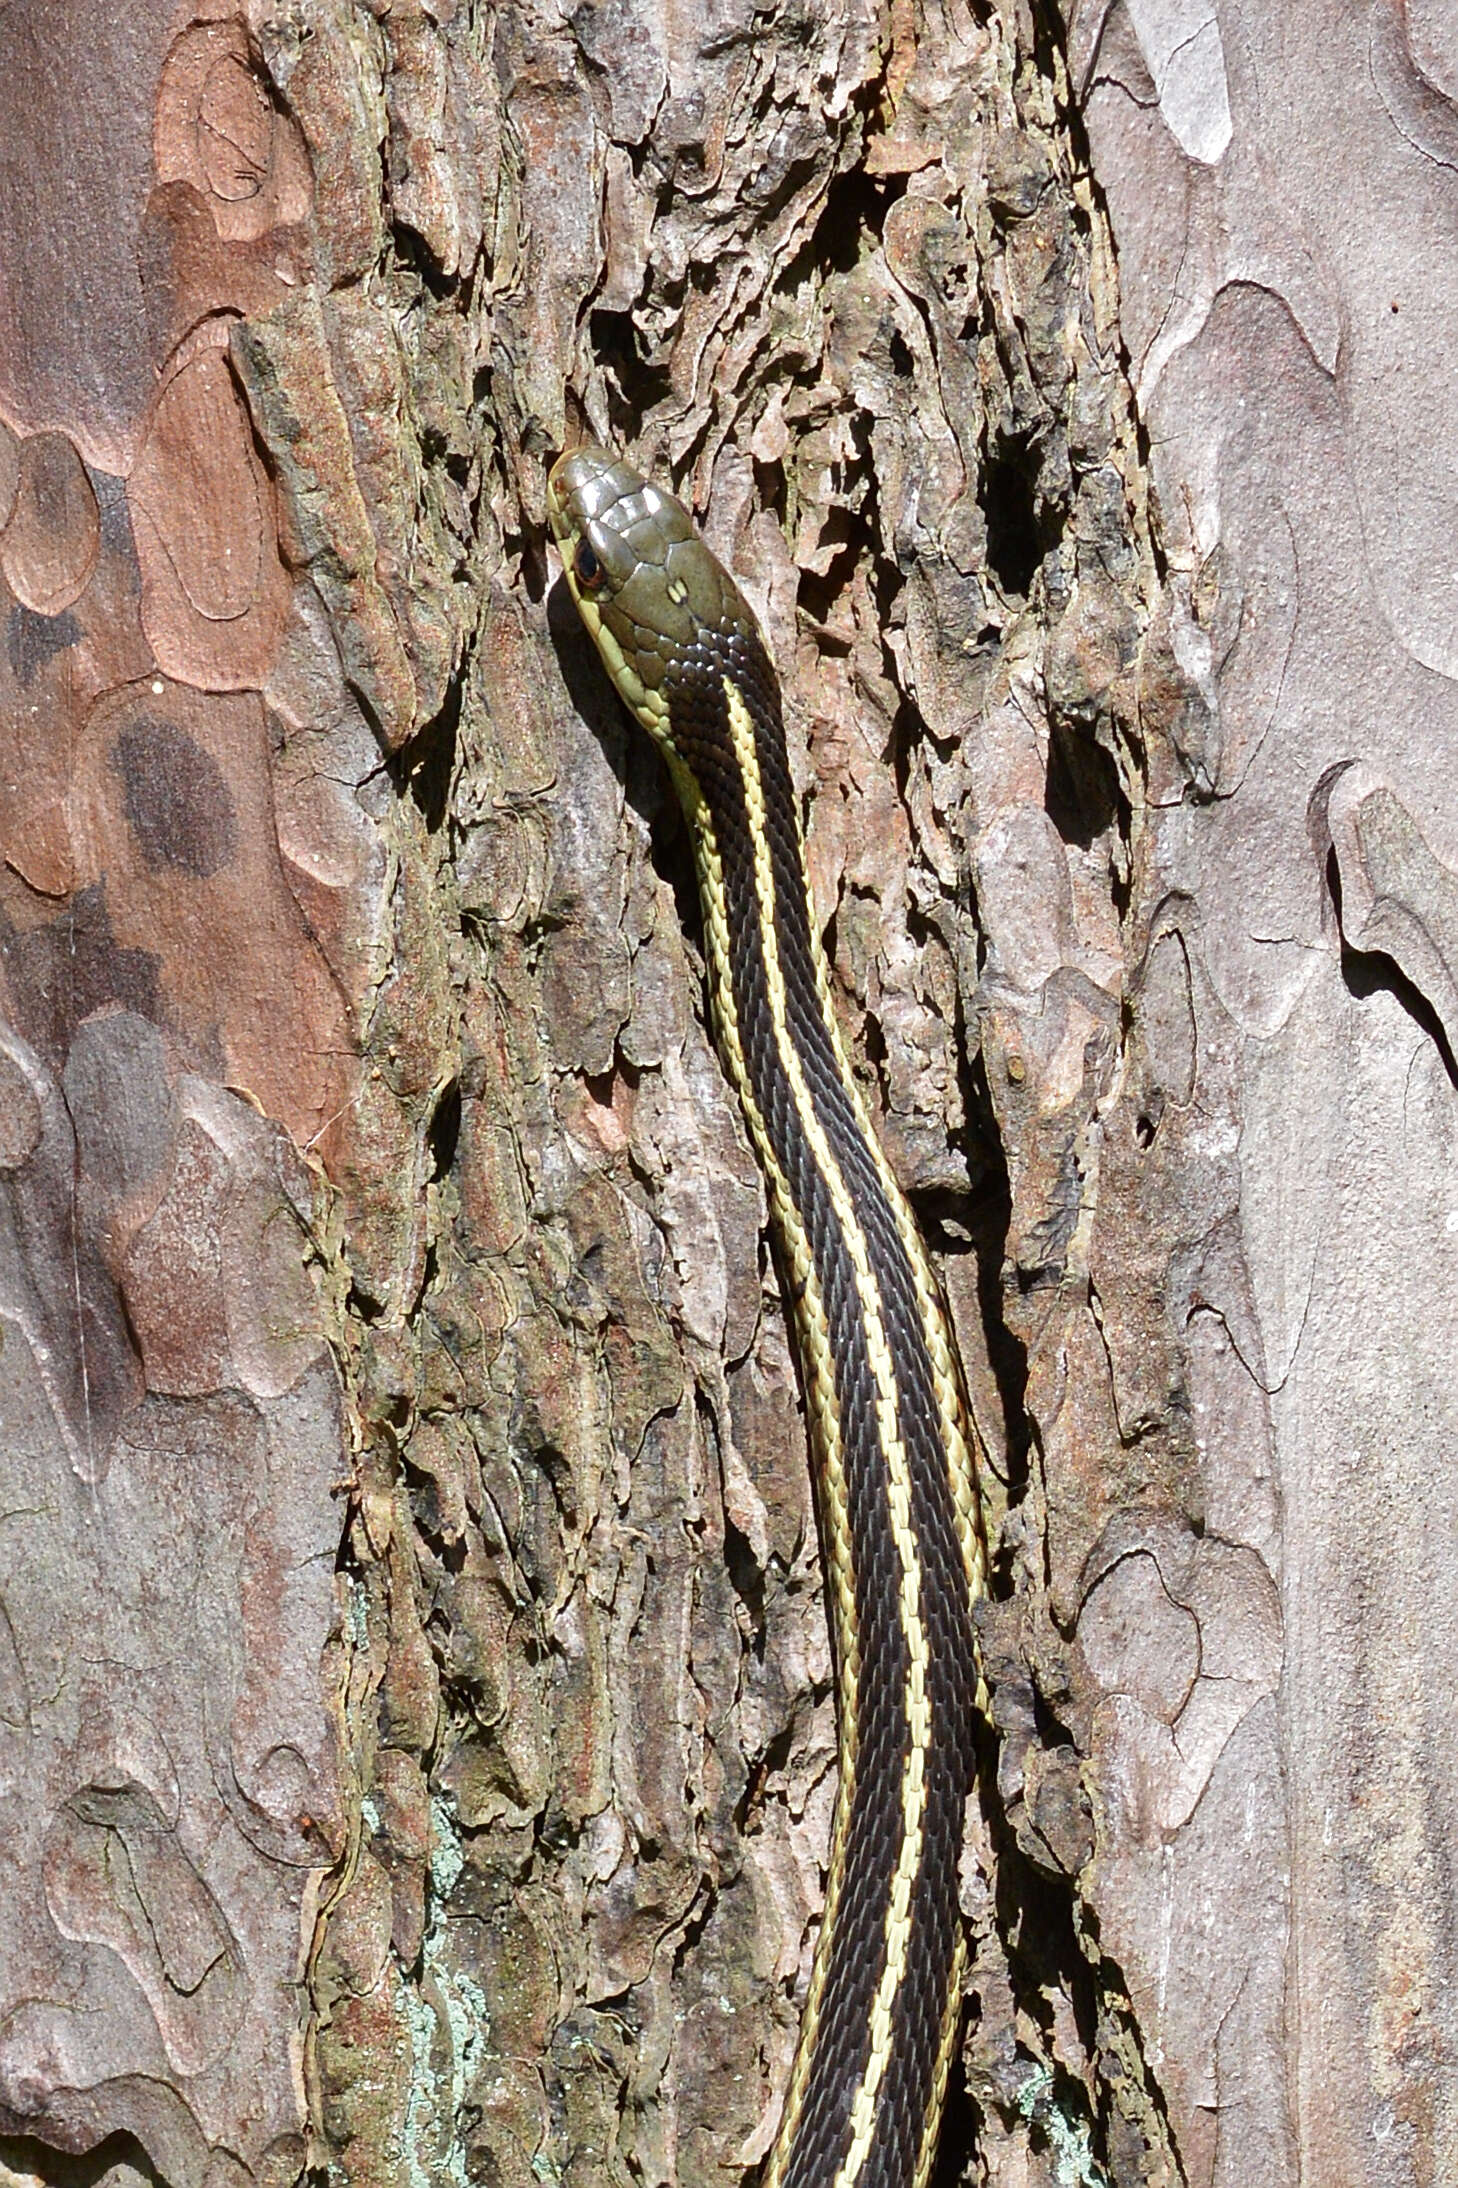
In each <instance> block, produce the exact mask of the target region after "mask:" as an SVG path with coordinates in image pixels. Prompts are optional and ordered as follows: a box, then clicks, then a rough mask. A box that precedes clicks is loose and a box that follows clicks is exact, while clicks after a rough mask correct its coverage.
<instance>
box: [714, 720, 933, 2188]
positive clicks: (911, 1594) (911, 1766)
mask: <svg viewBox="0 0 1458 2188" xmlns="http://www.w3.org/2000/svg"><path fill="white" fill-rule="evenodd" d="M724 697H725V702H726V704H727V707H728V713H729V731H730V735H731V737H732V739H733V742H734V754H735V758H736V760H737V761H738V763H739V773H740V778H741V780H742V782H743V785H744V797H745V804H746V807H747V809H748V818H749V832H750V836H751V839H752V841H753V844H754V869H755V889H754V895H755V903H756V906H757V909H758V915H759V938H760V954H761V957H762V959H763V963H764V974H765V987H766V991H767V993H768V997H769V1006H770V1015H771V1018H772V1020H773V1023H774V1032H775V1042H776V1046H777V1048H778V1050H779V1057H780V1064H781V1067H782V1069H783V1071H784V1073H785V1077H786V1080H787V1082H788V1084H789V1088H790V1094H791V1098H792V1100H793V1101H794V1104H795V1110H796V1114H797V1116H798V1118H799V1122H800V1129H801V1131H802V1132H803V1133H804V1135H805V1138H806V1141H807V1143H808V1145H809V1147H810V1149H811V1152H812V1154H813V1155H814V1158H815V1164H816V1167H817V1169H818V1170H819V1172H820V1175H821V1177H822V1179H823V1180H824V1183H825V1188H826V1191H827V1192H828V1193H829V1195H830V1201H831V1206H832V1207H833V1208H834V1210H835V1215H836V1221H837V1223H838V1224H839V1226H840V1231H841V1237H842V1241H843V1243H844V1246H845V1250H846V1252H847V1254H848V1255H849V1257H850V1260H851V1263H852V1266H853V1267H854V1269H855V1272H856V1288H857V1292H858V1294H859V1298H860V1306H861V1325H862V1331H863V1335H864V1339H865V1346H866V1356H867V1359H868V1361H869V1363H870V1368H871V1375H872V1379H873V1381H874V1383H875V1386H876V1422H877V1428H878V1430H879V1433H880V1438H881V1446H882V1450H883V1452H884V1454H885V1458H886V1471H887V1501H888V1503H889V1505H890V1513H891V1534H892V1539H893V1541H894V1542H895V1545H896V1555H897V1560H898V1563H899V1566H900V1581H899V1595H900V1608H901V1630H902V1633H903V1635H904V1637H905V1641H906V1650H907V1658H908V1673H907V1682H906V1717H907V1734H908V1748H907V1756H906V1763H905V1768H904V1770H903V1774H902V1780H901V1842H900V1845H899V1847H898V1849H897V1855H896V1865H895V1868H894V1869H893V1871H892V1876H891V1895H890V1901H889V1904H888V1906H887V1910H886V1938H885V1952H886V1958H885V1963H884V1965H883V1967H882V1970H881V1976H880V1980H879V1982H878V1983H877V1986H876V1995H875V1998H874V2000H873V2001H872V2005H871V2018H870V2030H869V2036H870V2043H869V2049H868V2052H867V2059H866V2071H865V2074H864V2076H863V2077H862V2080H861V2083H860V2086H859V2088H858V2089H857V2090H856V2093H855V2098H854V2100H853V2103H852V2106H851V2116H850V2145H849V2148H848V2150H847V2152H846V2156H845V2159H844V2161H843V2163H842V2165H841V2168H840V2171H839V2173H838V2174H837V2176H836V2181H835V2188H853V2184H854V2183H855V2181H856V2179H857V2178H858V2176H859V2174H860V2172H861V2169H862V2167H863V2166H864V2164H865V2162H866V2159H867V2157H868V2156H869V2154H870V2149H871V2143H872V2139H873V2137H874V2134H875V2126H876V2100H877V2097H878V2096H879V2094H880V2089H881V2083H882V2081H883V2080H884V2078H885V2073H886V2068H887V2065H888V2064H889V2061H890V2056H891V2032H892V2021H893V2016H894V2013H895V2007H896V1999H897V1995H898V1993H899V1992H900V1989H901V1986H902V1983H903V1981H904V1980H905V1975H906V1961H907V1953H908V1951H909V1948H910V1943H911V1892H912V1887H913V1885H914V1884H915V1882H916V1876H917V1872H918V1870H919V1869H920V1867H921V1849H922V1833H923V1828H924V1824H925V1816H926V1756H927V1749H928V1746H929V1744H930V1741H931V1709H930V1704H929V1701H928V1697H927V1690H926V1668H927V1660H928V1650H927V1639H926V1633H925V1630H924V1628H923V1626H922V1620H921V1573H920V1567H919V1563H918V1559H917V1548H916V1537H915V1533H914V1531H913V1526H912V1517H911V1473H910V1468H909V1466H908V1464H907V1456H906V1451H905V1449H904V1447H903V1445H902V1441H901V1422H900V1416H899V1411H898V1406H897V1390H896V1369H895V1363H894V1361H893V1359H892V1356H891V1348H890V1345H889V1343H888V1342H887V1337H886V1326H885V1319H884V1316H883V1314H882V1309H881V1296H880V1292H879V1290H878V1289H877V1285H876V1279H875V1273H874V1270H873V1268H872V1264H871V1253H870V1247H869V1245H868V1243H867V1240H866V1235H865V1233H864V1231H863V1230H862V1228H861V1225H860V1222H859V1219H858V1218H857V1215H856V1210H855V1203H854V1201H853V1200H852V1198H851V1194H850V1192H849V1189H848V1188H847V1186H846V1182H845V1179H844V1177H843V1175H842V1173H841V1169H840V1165H839V1164H838V1163H837V1161H836V1159H835V1155H834V1152H833V1150H832V1148H831V1146H830V1143H829V1141H828V1140H827V1139H826V1137H825V1132H824V1129H823V1127H822V1125H821V1122H820V1118H819V1116H818V1114H817V1112H816V1109H815V1104H814V1102H813V1100H812V1099H811V1096H810V1090H809V1088H808V1086H807V1085H806V1083H805V1076H804V1073H803V1071H802V1070H801V1067H800V1057H799V1053H798V1051H797V1049H796V1047H795V1042H794V1038H793V1035H792V1033H791V1030H790V1022H789V1009H788V1000H787V997H786V993H785V980H784V973H783V969H782V967H781V965H780V957H779V941H778V937H777V935H776V931H775V879H774V867H773V864H772V861H771V858H770V850H769V836H768V831H767V828H766V821H765V809H764V789H763V785H762V783H761V781H760V773H759V755H758V752H757V750H756V747H755V741H754V724H753V722H752V720H751V719H750V715H749V710H748V708H747V707H746V706H745V704H744V701H743V700H742V699H741V698H740V696H739V693H738V691H737V690H736V689H735V687H734V685H733V684H732V683H731V682H730V681H729V679H728V678H727V677H726V678H725V680H724Z"/></svg>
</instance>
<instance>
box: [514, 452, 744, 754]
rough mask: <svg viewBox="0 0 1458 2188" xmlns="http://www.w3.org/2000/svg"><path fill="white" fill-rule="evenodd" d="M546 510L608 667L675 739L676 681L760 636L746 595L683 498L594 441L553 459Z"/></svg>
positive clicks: (649, 720)
mask: <svg viewBox="0 0 1458 2188" xmlns="http://www.w3.org/2000/svg"><path fill="white" fill-rule="evenodd" d="M547 513H548V515H549V517H550V518H551V523H552V530H553V532H554V533H555V535H556V539H557V544H558V546H559V548H560V549H561V553H562V568H563V574H564V575H565V577H566V579H567V584H568V587H569V588H570V590H571V593H572V597H573V599H574V600H575V601H576V603H577V608H578V612H579V614H580V615H581V617H582V620H583V622H584V623H585V624H586V626H587V629H588V631H589V632H590V634H591V636H592V638H593V639H594V641H595V642H596V645H597V649H598V652H599V653H600V654H601V655H602V658H603V661H604V663H605V664H606V667H607V670H608V673H609V675H610V676H611V677H612V680H613V682H614V684H616V686H617V688H618V690H619V692H620V693H621V694H622V696H623V698H624V699H625V700H626V702H627V704H628V705H629V706H630V707H631V708H632V710H633V712H634V713H635V714H636V715H637V717H638V719H639V721H640V722H642V724H643V726H644V728H645V729H647V730H649V731H650V732H651V733H652V734H653V736H655V737H656V738H657V739H658V740H659V741H660V743H664V744H668V745H670V746H671V744H672V738H671V734H670V729H669V718H670V700H671V698H672V694H673V687H674V685H675V684H676V683H677V682H679V681H680V680H681V679H682V678H683V677H684V676H685V675H687V674H690V673H692V672H693V671H694V670H695V669H698V670H700V671H701V670H702V666H703V663H704V662H705V660H706V659H708V658H712V657H713V656H716V655H717V654H719V653H720V652H721V651H722V649H723V648H724V647H725V646H726V645H727V644H729V643H732V641H733V640H735V639H736V638H738V639H740V640H741V641H743V642H746V643H752V644H754V645H756V646H757V645H758V643H759V635H758V628H757V626H756V624H755V620H754V615H753V613H752V611H751V609H750V607H749V605H748V603H747V601H746V600H745V598H744V596H743V594H742V593H741V592H740V590H739V588H738V586H737V585H736V584H735V583H734V581H733V579H732V578H731V577H730V576H729V574H728V572H727V571H725V570H724V569H722V568H721V567H720V565H719V564H718V562H716V561H715V559H714V557H713V555H712V554H710V552H709V550H708V548H707V547H706V546H705V545H704V543H703V541H702V540H701V539H700V538H699V536H698V534H697V533H696V532H695V530H694V526H693V520H692V518H691V517H690V516H689V513H688V511H687V509H685V507H684V505H683V503H682V502H681V501H679V500H677V499H676V498H675V496H674V495H672V494H669V493H666V492H665V491H664V489H663V488H662V487H661V486H655V485H654V484H653V483H652V481H651V480H649V479H645V478H644V477H643V475H642V473H641V472H640V471H636V470H635V469H634V468H633V466H632V465H631V464H630V463H625V462H624V461H623V459H622V458H621V457H620V456H614V455H612V454H611V453H610V452H609V451H608V450H607V449H605V448H600V447H598V446H597V444H596V443H595V442H591V441H589V442H586V443H584V444H583V446H582V447H580V448H572V449H569V450H568V452H567V454H566V455H565V456H562V457H561V458H560V459H559V460H558V462H557V463H556V465H555V466H554V467H553V470H552V474H551V477H550V478H549V479H548V481H547Z"/></svg>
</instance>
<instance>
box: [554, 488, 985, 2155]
mask: <svg viewBox="0 0 1458 2188" xmlns="http://www.w3.org/2000/svg"><path fill="white" fill-rule="evenodd" d="M547 498H548V508H549V513H550V516H551V522H552V527H553V530H554V532H555V534H556V537H557V540H558V544H559V546H560V548H561V551H562V559H563V565H564V569H565V572H566V577H567V582H568V585H569V587H570V589H571V591H572V595H573V597H574V599H575V600H576V603H577V606H578V609H579V610H580V612H581V615H582V619H583V622H584V623H585V624H586V626H587V629H588V631H589V632H590V634H591V636H592V637H593V639H594V640H595V641H596V644H597V649H598V652H599V653H600V654H601V656H602V659H603V661H604V663H605V665H606V667H607V669H608V672H609V674H610V676H611V677H612V680H613V683H614V684H615V685H616V687H617V689H618V691H619V693H620V694H621V695H622V697H623V699H624V700H625V701H626V703H627V705H628V707H629V708H630V709H631V711H632V712H633V713H634V714H635V715H636V716H637V718H638V720H639V721H640V722H641V723H642V725H643V727H644V728H645V729H646V730H647V731H648V732H649V734H650V735H651V736H652V737H653V738H654V740H655V741H656V742H657V744H658V745H659V747H660V748H661V750H662V752H663V754H664V756H665V758H666V760H667V763H668V770H669V773H670V775H671V777H672V779H673V783H674V786H675V788H676V790H677V792H678V796H679V799H680V801H681V803H682V805H683V808H684V812H685V815H686V817H687V820H688V822H689V826H690V833H691V835H692V838H693V843H694V853H695V860H696V864H697V868H698V879H699V889H700V894H701V897H702V900H703V912H704V930H705V941H706V957H707V961H708V966H709V980H710V993H711V999H712V1005H713V1015H714V1020H715V1026H716V1031H717V1035H718V1044H719V1049H720V1053H721V1056H722V1058H723V1061H724V1065H725V1068H726V1070H727V1072H728V1074H729V1077H730V1079H731V1080H732V1082H733V1084H734V1087H735V1089H736V1091H737V1093H738V1096H739V1100H740V1102H741V1104H742V1106H743V1109H744V1115H745V1119H746V1122H747V1124H748V1127H749V1132H750V1136H751V1139H752V1141H753V1143H754V1147H755V1151H756V1153H757V1156H758V1159H759V1162H760V1164H761V1166H762V1169H763V1172H764V1177H765V1183H766V1189H767V1192H768V1197H769V1203H770V1211H771V1218H772V1221H773V1223H774V1225H775V1228H776V1231H777V1233H778V1236H779V1241H780V1246H781V1253H782V1259H783V1261H784V1262H785V1264H786V1266H787V1269H788V1274H789V1279H790V1282H789V1287H788V1288H789V1295H790V1304H791V1310H792V1316H793V1320H794V1323H795V1325H796V1330H797V1337H798V1343H799V1349H800V1359H801V1371H802V1381H803V1384H804V1389H805V1395H806V1406H807V1411H808V1414H809V1418H810V1427H811V1435H812V1439H813V1443H814V1446H815V1451H816V1456H817V1459H818V1465H819V1509H820V1521H821V1534H822V1540H823V1545H824V1550H825V1557H826V1564H827V1567H828V1584H829V1593H830V1601H831V1607H832V1623H833V1629H834V1634H835V1655H836V1674H837V1701H838V1722H839V1741H840V1756H839V1783H838V1790H837V1798H836V1808H835V1821H834V1825H833V1828H832V1834H831V1853H830V1869H829V1875H828V1879H827V1883H826V1892H825V1912H824V1917H823V1921H822V1925H821V1930H820V1935H819V1938H818V1941H817V1944H816V1949H815V1954H814V1959H813V1963H812V1968H811V1975H810V1982H809V1988H808V1993H807V1996H806V2000H805V2005H804V2011H803V2014H802V2017H801V2025H800V2036H799V2042H798V2045H797V2048H796V2052H795V2059H794V2064H793V2066H792V2068H791V2072H790V2079H789V2086H788V2088H787V2091H786V2094H785V2102H784V2109H783V2113H782V2116H781V2120H780V2125H779V2129H778V2131H777V2134H776V2137H775V2141H774V2144H773V2147H772V2149H771V2151H770V2155H769V2160H768V2163H767V2167H766V2172H765V2183H764V2188H925V2183H926V2180H927V2177H928V2174H929V2172H930V2169H931V2164H932V2159H933V2157H934V2155H935V2151H936V2140H937V2128H938V2125H939V2122H940V2118H941V2112H942V2106H943V2100H944V2097H945V2094H946V2086H947V2075H948V2069H949V2067H950V2063H951V2057H952V2052H953V2048H954V2046H955V2043H956V2036H957V2027H958V2019H959V2008H960V2003H961V1991H962V1978H963V1973H964V1967H965V1951H966V1947H965V1943H964V1938H963V1932H962V1925H961V1920H960V1916H959V1913H958V1906H957V1869H958V1859H959V1855H960V1851H961V1844H962V1831H963V1815H964V1808H965V1803H966V1798H967V1794H968V1791H969V1789H970V1786H971V1783H972V1776H973V1761H974V1756H973V1743H974V1712H975V1710H976V1709H977V1707H978V1706H979V1705H980V1704H982V1702H983V1699H984V1698H983V1695H982V1688H981V1678H980V1673H979V1670H978V1665H977V1649H976V1637H975V1632H974V1628H973V1620H972V1605H973V1602H974V1600H975V1598H976V1597H977V1595H978V1594H979V1593H980V1592H981V1590H982V1588H983V1585H984V1581H985V1558H984V1551H983V1545H982V1536H981V1531H980V1526H979V1519H978V1506H977V1466H978V1463H979V1461H980V1459H981V1456H982V1454H981V1448H980V1445H979V1444H978V1441H977V1438H976V1434H975V1430H974V1428H973V1426H972V1423H971V1419H970V1415H969V1413H968V1410H967V1406H966V1401H965V1398H964V1395H963V1388H962V1377H961V1372H960V1368H959V1366H958V1362H957V1355H956V1351H955V1347H954V1341H953V1338H952V1333H951V1328H950V1324H949V1322H948V1318H947V1313H946V1309H945V1307H944V1305H943V1303H942V1298H941V1292H940V1289H939V1286H938V1284H937V1282H936V1279H935V1277H934V1276H933V1273H932V1270H931V1266H930V1263H929V1262H928V1259H927V1256H926V1251H925V1248H924V1246H923V1244H922V1241H921V1238H920V1236H919V1234H918V1231H917V1228H916V1224H915V1221H914V1219H913V1217H912V1215H911V1211H910V1209H909V1208H908V1206H907V1203H906V1201H905V1199H904V1197H903V1195H902V1193H901V1191H900V1188H899V1187H898V1185H897V1183H896V1180H895V1178H894V1176H893V1175H892V1172H891V1169H890V1166H889V1164H888V1163H887V1161H886V1158H885V1156H884V1154H883V1153H882V1152H881V1149H880V1148H879V1146H878V1144H877V1141H876V1137H875V1134H874V1132H873V1131H872V1129H871V1126H870V1122H869V1119H868V1117H867V1115H866V1112H865V1108H864V1105H863V1103H862V1101H861V1098H860V1095H859V1093H858V1091H857V1088H856V1085H855V1081H854V1079H853V1078H852V1076H851V1074H850V1071H849V1069H848V1066H847V1061H846V1056H845V1052H844V1048H843V1045H842V1040H841V1036H840V1032H839V1029H838V1025H837V1021H836V1014H835V1009H834V1006H833V1003H832V1000H831V990H830V978H829V972H828V969H827V966H826V962H825V958H824V954H823V951H822V949H821V945H820V938H819V936H818V934H817V932H816V928H815V923H814V920H813V918H812V915H811V907H810V899H809V891H808V888H807V883H806V875H805V867H804V861H803V855H802V849H801V836H800V825H799V816H798V810H797V804H796V797H795V791H794V788H793V785H792V782H791V778H790V770H789V764H788V760H787V757H786V750H785V738H784V728H783V722H782V716H781V706H780V694H779V687H778V684H777V682H776V678H775V674H774V670H773V668H772V667H771V665H770V661H769V658H768V655H767V653H766V650H765V647H764V643H763V641H762V639H761V637H760V633H759V629H758V626H757V624H756V622H755V618H754V615H753V613H752V611H751V610H750V608H749V606H748V604H747V602H746V601H745V599H744V597H743V595H742V594H741V593H740V591H739V589H738V587H737V586H736V585H735V584H734V582H733V580H732V579H731V578H730V577H729V576H728V574H727V572H726V571H725V570H723V569H722V568H721V566H720V565H719V563H718V562H717V561H716V560H715V559H714V557H713V556H712V554H711V553H710V552H709V550H708V548H707V547H706V546H705V545H704V544H703V542H702V540H700V539H699V538H698V536H697V534H696V533H695V531H694V528H693V524H692V522H691V520H690V518H689V515H688V512H687V511H686V510H685V509H684V507H683V505H682V504H681V503H680V502H678V501H677V500H675V499H674V497H673V496H672V495H671V494H668V493H665V492H664V491H663V490H662V489H661V488H659V487H657V486H655V485H653V484H651V483H650V482H649V481H648V480H646V479H644V478H643V477H642V476H641V475H640V474H639V473H638V472H637V471H635V470H634V469H633V468H632V467H631V466H630V465H629V464H627V463H625V462H623V461H622V460H621V459H619V458H617V457H614V456H613V455H611V454H609V453H608V452H607V451H606V450H604V449H602V448H599V447H595V446H591V445H589V446H585V447H579V448H575V449H573V450H571V451H570V452H569V453H568V454H566V455H565V456H563V457H562V458H561V460H560V461H559V462H558V464H557V465H556V467H555V469H554V471H553V473H552V476H551V479H550V481H549V483H548V496H547Z"/></svg>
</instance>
